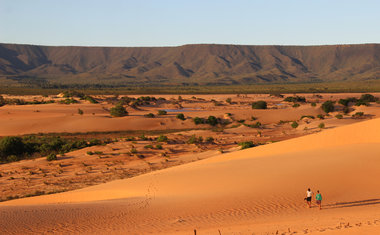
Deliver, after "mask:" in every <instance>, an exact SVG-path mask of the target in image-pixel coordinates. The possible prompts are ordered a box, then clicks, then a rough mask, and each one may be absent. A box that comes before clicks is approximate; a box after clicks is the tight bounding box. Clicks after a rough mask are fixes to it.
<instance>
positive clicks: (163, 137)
mask: <svg viewBox="0 0 380 235" xmlns="http://www.w3.org/2000/svg"><path fill="white" fill-rule="evenodd" d="M167 141H168V137H167V136H165V135H160V136H159V137H158V138H157V142H167Z"/></svg>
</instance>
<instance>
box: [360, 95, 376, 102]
mask: <svg viewBox="0 0 380 235" xmlns="http://www.w3.org/2000/svg"><path fill="white" fill-rule="evenodd" d="M360 100H361V101H363V102H368V103H369V102H376V101H377V98H376V97H375V96H373V95H371V94H363V95H362V96H361V97H360Z"/></svg>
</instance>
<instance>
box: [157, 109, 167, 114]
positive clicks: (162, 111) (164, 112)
mask: <svg viewBox="0 0 380 235" xmlns="http://www.w3.org/2000/svg"><path fill="white" fill-rule="evenodd" d="M167 113H168V112H166V111H165V110H158V112H157V114H158V115H166V114H167Z"/></svg>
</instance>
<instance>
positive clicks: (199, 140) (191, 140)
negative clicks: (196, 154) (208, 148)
mask: <svg viewBox="0 0 380 235" xmlns="http://www.w3.org/2000/svg"><path fill="white" fill-rule="evenodd" d="M202 142H203V138H202V136H199V137H196V136H195V135H192V136H190V138H189V139H188V140H187V143H188V144H196V143H202Z"/></svg>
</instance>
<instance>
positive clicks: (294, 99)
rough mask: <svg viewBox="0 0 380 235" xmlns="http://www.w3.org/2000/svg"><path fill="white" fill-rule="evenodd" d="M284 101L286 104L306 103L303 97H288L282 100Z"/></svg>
mask: <svg viewBox="0 0 380 235" xmlns="http://www.w3.org/2000/svg"><path fill="white" fill-rule="evenodd" d="M284 101H286V102H294V103H295V102H301V103H305V102H306V98H305V97H303V96H298V95H297V96H289V97H286V98H285V99H284Z"/></svg>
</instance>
